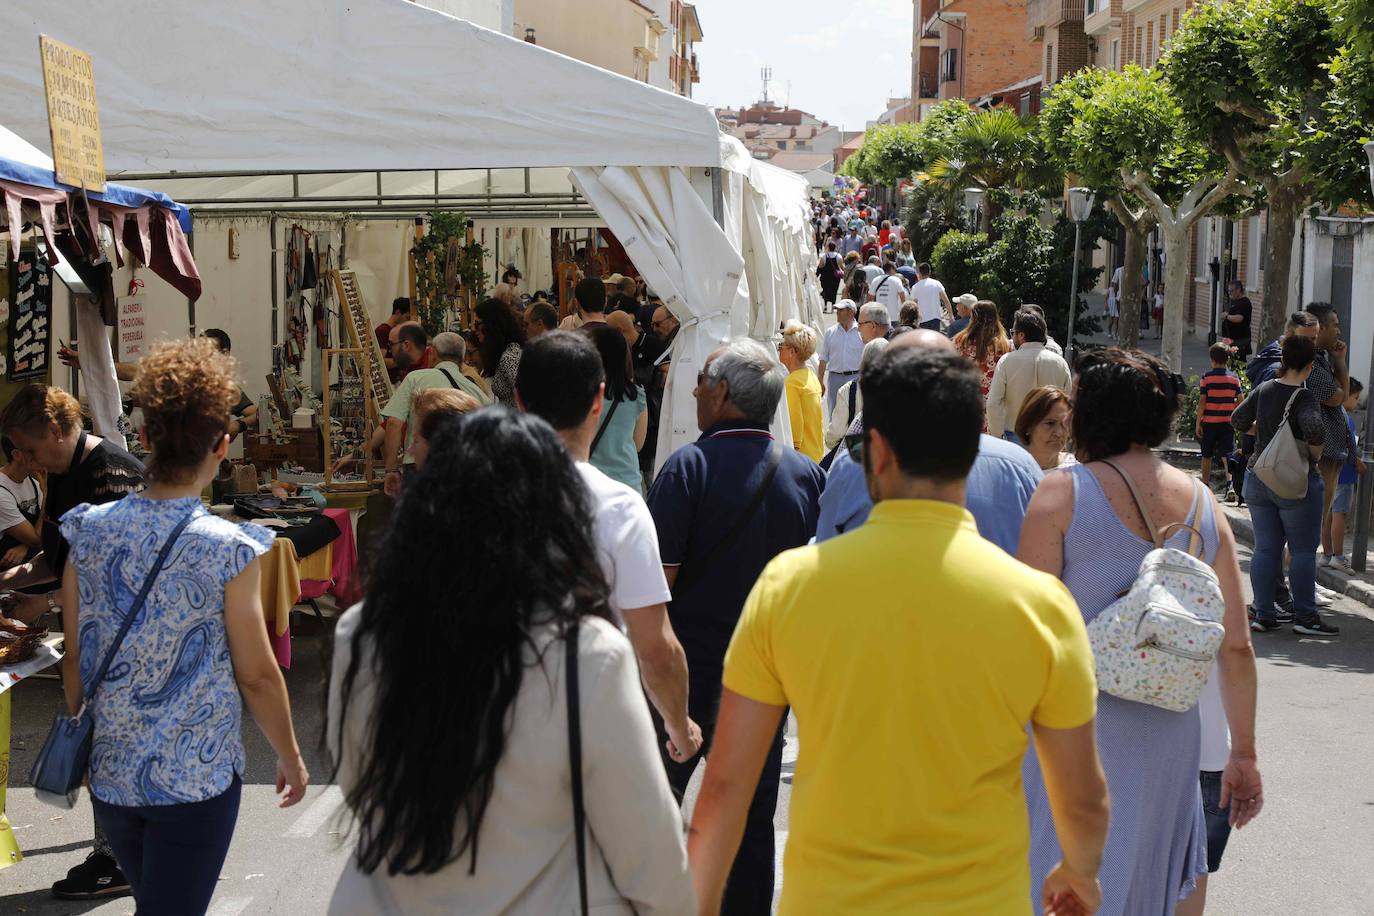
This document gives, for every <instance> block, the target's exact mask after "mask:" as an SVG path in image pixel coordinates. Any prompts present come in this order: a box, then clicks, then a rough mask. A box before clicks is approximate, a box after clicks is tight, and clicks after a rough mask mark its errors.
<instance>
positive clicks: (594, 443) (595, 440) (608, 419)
mask: <svg viewBox="0 0 1374 916" xmlns="http://www.w3.org/2000/svg"><path fill="white" fill-rule="evenodd" d="M619 406H620V401H612V402H611V409H610V410H608V411H606V418H605V419H604V420H602V421H601V425H600V426H599V427H597V429H596V436H595V438H593V439H592V447H591V448H589V449H587V457H588V458H590V457H591V456H592V455H594V454H595V453H596V447H597V446H598V445H600V444H601V437H602V436H604V435H606V427H608V426H610V425H611V417H614V416H615V409H616V408H617V407H619Z"/></svg>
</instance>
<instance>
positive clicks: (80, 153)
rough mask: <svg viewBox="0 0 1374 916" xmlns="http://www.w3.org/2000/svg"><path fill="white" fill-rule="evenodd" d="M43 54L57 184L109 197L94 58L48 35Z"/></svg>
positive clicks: (42, 38)
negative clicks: (97, 106) (96, 96)
mask: <svg viewBox="0 0 1374 916" xmlns="http://www.w3.org/2000/svg"><path fill="white" fill-rule="evenodd" d="M38 50H39V54H40V56H41V57H42V58H43V88H44V90H45V91H46V92H47V96H48V129H49V131H50V132H51V133H52V160H53V171H54V172H55V173H56V174H57V180H58V181H60V182H62V183H63V184H69V185H72V186H73V187H77V188H79V187H82V186H83V185H84V186H85V188H86V190H88V191H102V192H103V191H104V190H105V152H104V150H103V149H102V148H101V145H100V112H99V111H98V110H97V109H96V106H95V68H94V67H93V66H92V65H91V55H89V54H87V53H86V52H84V51H78V50H77V49H76V48H73V47H72V46H71V45H65V44H63V43H62V42H60V41H57V40H55V39H52V38H49V37H48V36H47V35H40V36H38Z"/></svg>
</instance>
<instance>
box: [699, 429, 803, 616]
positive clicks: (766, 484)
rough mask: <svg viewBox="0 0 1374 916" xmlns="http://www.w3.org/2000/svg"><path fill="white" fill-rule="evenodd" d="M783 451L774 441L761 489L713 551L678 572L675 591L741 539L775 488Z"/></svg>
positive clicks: (778, 443) (713, 546)
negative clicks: (771, 490) (770, 489)
mask: <svg viewBox="0 0 1374 916" xmlns="http://www.w3.org/2000/svg"><path fill="white" fill-rule="evenodd" d="M782 450H783V445H782V443H781V442H779V441H777V440H776V439H775V440H773V448H772V449H771V450H770V451H769V454H768V467H767V468H766V469H765V470H764V472H763V482H762V483H760V484H759V488H758V489H757V490H755V491H754V495H753V496H752V497H750V499H749V504H748V505H746V506H745V507H744V511H743V512H741V513H740V514H739V517H738V518H736V519H735V523H734V524H733V525H731V526H730V529H729V530H728V531H726V532H725V536H724V537H722V538H721V539H720V540H719V541H716V543H715V544H714V545H712V547H711V549H710V550H708V551H706V553H704V554H702V556H701V558H700V559H698V560H697V561H696V562H695V563H692V564H691V565H689V566H685V567H683V568H682V569H680V570H679V571H678V576H677V579H676V580H675V581H674V582H673V590H674V591H676V592H681V591H682V590H683V589H684V588H685V587H686V585H687V583H689V582H691V581H693V580H694V579H695V578H696V575H694V573H693V571H694V570H695V572H696V573H697V574H699V573H701V572H702V571H704V570H705V569H706V567H707V566H708V565H709V564H710V562H711V561H712V560H714V559H715V558H716V557H718V556H719V555H720V553H721V551H723V550H724V549H725V548H727V547H729V546H730V545H731V544H732V543H734V541H735V539H736V538H737V537H739V535H740V532H742V531H743V530H744V526H745V525H747V524H748V523H749V520H750V519H752V518H753V517H754V514H755V513H756V512H758V510H759V506H761V505H763V498H764V497H765V496H767V495H768V490H769V488H770V487H772V486H773V478H774V477H775V476H776V475H777V473H778V465H779V464H781V463H782Z"/></svg>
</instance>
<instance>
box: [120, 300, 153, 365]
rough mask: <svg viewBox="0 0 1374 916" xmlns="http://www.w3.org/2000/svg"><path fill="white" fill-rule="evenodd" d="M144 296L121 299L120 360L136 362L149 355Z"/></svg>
mask: <svg viewBox="0 0 1374 916" xmlns="http://www.w3.org/2000/svg"><path fill="white" fill-rule="evenodd" d="M145 330H146V327H145V324H144V314H143V296H142V295H133V296H122V297H120V300H119V347H118V353H119V361H120V362H122V363H136V362H138V361H139V360H141V359H142V358H143V357H144V356H146V355H147V339H146V337H145Z"/></svg>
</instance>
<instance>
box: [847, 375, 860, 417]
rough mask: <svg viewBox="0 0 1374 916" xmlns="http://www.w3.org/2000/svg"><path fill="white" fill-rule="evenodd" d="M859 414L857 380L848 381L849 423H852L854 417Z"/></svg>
mask: <svg viewBox="0 0 1374 916" xmlns="http://www.w3.org/2000/svg"><path fill="white" fill-rule="evenodd" d="M858 412H859V380H858V379H856V378H855V379H850V380H849V422H850V423H853V422H854V416H855V414H857V413H858Z"/></svg>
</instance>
